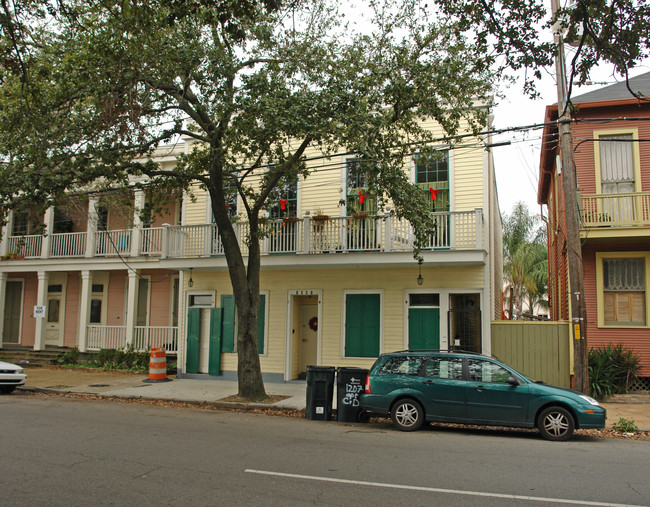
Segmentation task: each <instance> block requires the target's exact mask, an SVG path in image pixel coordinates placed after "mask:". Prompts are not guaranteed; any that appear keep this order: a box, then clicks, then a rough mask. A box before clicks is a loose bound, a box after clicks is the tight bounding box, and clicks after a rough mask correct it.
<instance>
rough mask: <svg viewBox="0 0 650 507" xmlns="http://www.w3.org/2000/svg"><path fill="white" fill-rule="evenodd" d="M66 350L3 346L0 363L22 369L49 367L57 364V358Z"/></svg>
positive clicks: (0, 352)
mask: <svg viewBox="0 0 650 507" xmlns="http://www.w3.org/2000/svg"><path fill="white" fill-rule="evenodd" d="M66 350H67V349H66V348H59V347H55V348H49V347H47V348H46V349H45V350H34V349H32V348H29V347H20V346H10V345H5V346H4V347H3V348H1V349H0V361H5V362H7V363H14V364H17V365H19V366H23V367H24V366H27V367H39V366H51V365H56V364H59V358H60V357H61V356H62V355H63V354H64V353H65V352H66Z"/></svg>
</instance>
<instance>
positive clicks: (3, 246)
mask: <svg viewBox="0 0 650 507" xmlns="http://www.w3.org/2000/svg"><path fill="white" fill-rule="evenodd" d="M13 228H14V212H13V211H11V210H10V211H9V212H8V213H7V223H6V224H5V226H4V228H3V229H2V240H0V255H7V254H8V253H9V236H11V232H12V231H13Z"/></svg>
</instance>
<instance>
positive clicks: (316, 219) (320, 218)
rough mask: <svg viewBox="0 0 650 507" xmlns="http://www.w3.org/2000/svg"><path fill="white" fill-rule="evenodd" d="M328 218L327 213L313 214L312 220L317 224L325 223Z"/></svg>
mask: <svg viewBox="0 0 650 507" xmlns="http://www.w3.org/2000/svg"><path fill="white" fill-rule="evenodd" d="M329 219H330V217H328V216H327V215H314V216H313V217H312V220H313V221H314V222H318V223H319V224H322V223H325V222H327V221H328V220H329Z"/></svg>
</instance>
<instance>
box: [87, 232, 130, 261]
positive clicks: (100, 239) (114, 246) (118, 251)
mask: <svg viewBox="0 0 650 507" xmlns="http://www.w3.org/2000/svg"><path fill="white" fill-rule="evenodd" d="M130 253H131V229H118V230H115V231H100V232H98V233H97V239H96V243H95V255H96V256H97V257H112V256H117V255H119V256H121V257H124V256H125V255H129V254H130Z"/></svg>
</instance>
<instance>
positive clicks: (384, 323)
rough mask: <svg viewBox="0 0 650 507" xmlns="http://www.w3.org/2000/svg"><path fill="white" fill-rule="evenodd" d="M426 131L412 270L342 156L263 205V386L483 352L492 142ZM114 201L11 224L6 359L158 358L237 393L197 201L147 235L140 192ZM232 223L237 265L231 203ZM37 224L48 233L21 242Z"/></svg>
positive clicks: (418, 169)
mask: <svg viewBox="0 0 650 507" xmlns="http://www.w3.org/2000/svg"><path fill="white" fill-rule="evenodd" d="M429 128H430V129H432V130H434V131H439V134H440V135H439V136H436V137H439V138H440V139H441V141H440V143H439V144H437V145H436V146H435V147H436V149H437V150H439V155H440V156H439V157H436V158H433V159H429V160H426V161H425V160H424V159H423V158H420V159H418V154H417V152H415V151H414V153H413V154H412V155H411V156H410V157H408V159H406V160H404V171H405V172H407V173H408V174H409V176H410V178H411V181H412V182H413V183H415V184H417V185H418V186H420V187H421V189H422V191H423V192H424V193H425V195H427V198H428V199H429V202H430V206H431V207H432V210H433V211H434V215H433V216H434V221H435V234H434V235H432V236H431V237H430V241H429V243H428V244H427V245H426V248H425V249H424V250H423V251H422V252H421V256H422V258H423V262H422V263H421V264H418V262H417V261H416V260H415V259H414V257H413V243H414V235H413V231H412V227H411V225H410V224H409V223H408V222H407V221H405V220H404V219H400V218H398V217H397V215H396V214H395V213H394V210H392V209H391V207H390V206H386V207H384V208H383V209H380V208H379V207H378V205H377V204H378V203H377V197H376V196H373V195H368V193H367V191H366V190H365V189H366V188H367V185H366V182H365V181H364V174H363V173H362V172H361V171H359V165H358V163H357V160H356V159H355V157H354V156H351V155H329V156H327V157H325V156H322V154H320V153H319V152H317V150H316V149H313V150H310V151H309V153H307V154H306V157H305V158H306V160H307V166H308V168H309V170H310V173H311V174H310V175H309V176H308V177H306V178H302V179H300V180H299V181H297V183H295V184H293V185H288V186H286V187H284V188H282V189H280V191H279V192H278V193H277V194H274V197H273V198H272V199H273V201H272V202H270V209H269V211H268V217H267V220H266V221H265V225H264V227H265V228H266V236H265V238H264V239H263V240H262V259H261V278H260V292H261V294H260V295H261V298H260V317H259V352H260V359H261V367H262V372H263V374H264V378H265V380H267V381H268V380H271V381H273V380H277V381H283V380H284V381H288V380H293V379H297V378H301V377H302V376H303V375H304V374H305V372H306V369H307V366H308V365H327V366H360V367H368V366H370V365H371V364H372V362H373V361H374V359H375V358H376V357H377V356H378V355H379V354H380V353H382V352H388V351H395V350H402V349H408V348H410V349H452V348H456V349H463V350H471V351H476V352H483V353H490V349H491V344H490V321H491V320H492V319H498V318H500V315H501V287H502V267H501V264H502V246H501V218H500V214H499V208H498V199H497V192H496V186H495V177H494V166H493V162H492V157H491V154H490V152H489V150H488V149H487V148H486V146H487V145H488V144H489V138H488V136H485V137H466V138H464V139H463V141H462V142H459V143H457V144H454V145H453V147H452V146H449V145H447V144H446V143H445V142H444V141H443V139H444V136H443V134H442V130H441V129H439V127H438V126H437V125H435V124H430V125H429ZM190 149H191V144H190V143H185V144H182V143H181V144H178V145H176V146H174V147H170V148H169V149H159V150H158V152H157V153H156V155H155V156H156V159H157V160H158V161H159V162H161V163H162V164H163V167H164V166H165V164H174V163H175V160H176V156H177V155H178V154H179V153H187V152H189V150H190ZM190 194H191V195H190ZM124 197H125V198H126V199H127V201H128V202H127V205H124V206H118V205H116V204H112V203H111V201H110V200H108V199H107V198H106V197H105V196H102V195H96V194H93V193H80V194H79V195H78V196H75V197H71V200H74V201H75V202H76V203H77V206H76V207H73V206H67V208H66V210H64V207H63V206H62V207H61V208H60V209H59V208H58V207H57V208H56V209H51V210H48V212H46V214H45V215H44V216H34V217H30V216H20V217H18V216H13V217H12V218H11V219H10V221H9V223H8V224H7V226H6V227H5V230H4V234H3V238H2V244H1V245H0V248H1V250H0V255H2V256H3V259H5V258H6V259H5V260H3V261H1V262H0V287H1V288H2V291H1V292H0V313H1V314H3V315H4V321H3V327H2V345H3V347H5V348H7V347H12V346H13V347H27V348H34V349H43V348H45V347H48V346H54V347H64V348H67V347H75V346H76V347H79V348H80V350H82V351H92V350H99V349H102V348H115V347H124V346H127V345H128V344H133V346H134V347H135V348H139V349H142V348H145V349H146V348H149V347H158V346H161V347H165V348H166V349H167V351H168V354H170V355H171V354H175V355H176V356H177V365H178V373H179V375H182V376H186V377H192V376H201V377H202V376H211V375H212V376H215V377H218V378H233V379H234V378H235V376H236V369H237V357H236V354H237V350H236V342H237V340H236V334H237V329H236V327H237V326H236V316H235V306H234V298H233V290H232V287H231V284H230V277H229V274H228V266H227V264H226V259H225V257H224V255H223V250H222V247H221V244H220V240H219V235H218V231H217V226H216V225H215V224H214V223H213V222H214V220H213V217H212V210H211V206H210V200H209V199H208V198H207V195H206V193H205V191H204V190H201V189H199V188H198V187H195V188H193V189H192V190H190V191H189V192H186V193H184V194H182V195H178V196H171V197H170V198H169V202H168V203H167V205H166V206H165V211H164V212H163V213H162V215H152V216H151V219H150V220H143V218H142V213H140V210H142V209H143V207H146V205H147V196H146V193H145V192H143V191H134V192H132V193H130V194H129V195H127V196H124ZM228 208H229V213H230V214H231V216H232V217H233V221H234V224H235V230H236V231H237V234H238V238H239V240H240V244H241V248H242V252H243V254H244V256H245V255H246V252H247V242H248V240H249V238H248V235H247V231H248V227H247V225H248V224H247V223H246V221H245V219H243V218H241V215H242V214H241V213H239V211H240V210H241V202H238V200H237V199H233V200H232V202H230V203H228ZM34 222H36V223H38V224H43V225H44V230H39V231H38V232H37V233H34V234H32V233H31V232H32V231H31V225H30V224H32V223H34ZM11 254H14V255H13V257H16V256H20V257H22V258H10V257H12V255H11ZM217 334H218V335H219V337H220V340H219V349H218V350H216V349H215V348H214V347H215V345H214V344H215V343H216V341H215V340H214V339H211V338H214V336H215V335H217ZM215 354H216V355H218V358H219V361H217V362H216V364H218V365H219V366H218V368H217V369H215V368H214V366H213V365H214V364H215V361H214V356H215ZM211 357H212V359H211Z"/></svg>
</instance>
